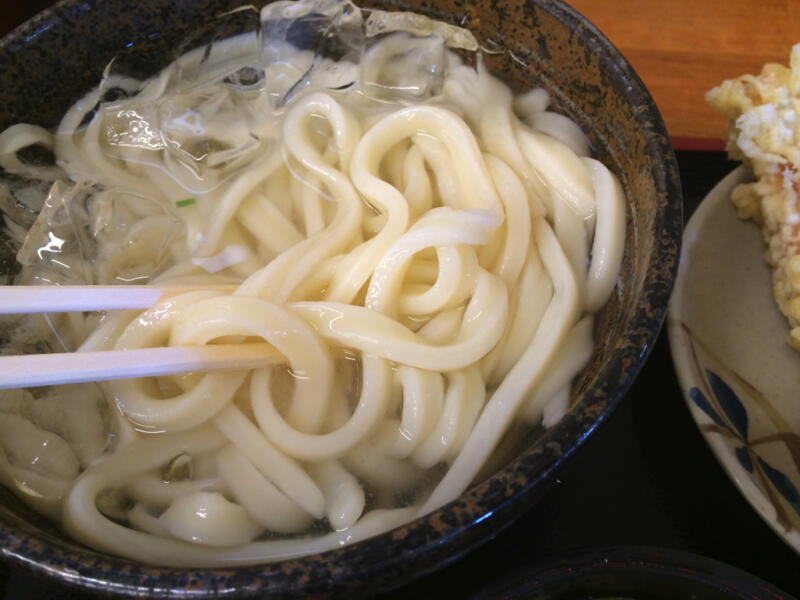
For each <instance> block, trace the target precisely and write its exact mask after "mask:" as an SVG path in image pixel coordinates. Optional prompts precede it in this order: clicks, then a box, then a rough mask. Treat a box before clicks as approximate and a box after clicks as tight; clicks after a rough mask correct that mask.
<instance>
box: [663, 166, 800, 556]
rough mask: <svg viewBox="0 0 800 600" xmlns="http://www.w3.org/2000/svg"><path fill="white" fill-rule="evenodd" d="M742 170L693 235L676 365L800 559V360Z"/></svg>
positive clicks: (700, 417) (687, 240) (687, 247)
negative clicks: (736, 199) (742, 188)
mask: <svg viewBox="0 0 800 600" xmlns="http://www.w3.org/2000/svg"><path fill="white" fill-rule="evenodd" d="M749 177H751V176H750V175H749V173H748V172H747V170H746V169H745V167H738V168H737V169H736V170H734V171H733V172H732V173H730V174H729V175H728V176H727V177H725V178H724V179H723V180H722V181H720V183H719V184H718V185H717V186H715V187H714V189H713V190H712V191H711V192H710V193H709V194H708V195H707V196H706V198H705V199H704V200H703V201H702V203H701V204H700V206H699V207H698V209H697V210H696V211H695V213H694V214H693V215H692V218H691V220H690V221H689V224H688V225H687V227H686V232H685V234H684V253H683V256H682V257H681V263H680V270H679V275H678V280H677V283H676V286H675V294H674V297H673V299H672V302H671V304H670V310H669V339H670V346H671V349H672V358H673V362H674V363H675V368H676V370H677V373H678V379H679V380H680V383H681V387H682V390H683V393H684V396H685V398H686V401H687V403H688V404H689V408H690V410H691V413H692V416H693V417H694V419H695V421H696V422H697V425H698V427H699V428H700V431H701V432H702V434H703V435H704V436H705V439H706V441H707V442H708V444H709V445H710V446H711V449H712V450H713V452H714V454H715V455H716V457H717V459H718V460H719V462H720V463H721V464H722V466H723V467H724V468H725V470H726V471H727V473H728V475H729V476H730V477H731V479H732V480H733V482H734V484H735V485H736V487H737V488H738V489H739V491H740V492H741V493H742V494H743V495H744V496H745V498H747V500H748V501H749V502H750V504H751V505H752V506H753V508H754V509H755V510H756V512H758V513H759V514H760V515H761V517H762V518H763V519H764V520H765V521H766V522H767V523H768V524H769V525H770V526H771V527H772V528H773V529H774V530H775V531H776V532H777V533H778V535H780V536H781V537H782V538H783V539H784V540H785V541H786V542H787V543H788V544H789V545H790V546H791V547H792V548H793V549H794V550H795V551H796V552H798V553H800V492H798V490H800V404H799V403H798V402H797V390H798V388H800V353H798V352H797V351H796V350H793V349H792V348H791V347H790V346H789V344H788V343H787V342H786V338H787V336H788V332H789V325H788V323H787V321H786V319H785V317H784V316H783V315H782V314H781V312H780V310H779V309H778V306H777V304H776V303H775V300H774V298H773V296H772V274H771V271H770V268H769V267H768V265H767V264H766V262H764V258H763V256H764V242H763V240H762V237H761V231H760V229H759V227H758V226H757V225H755V224H754V223H753V222H752V221H742V220H740V219H739V218H738V217H737V216H736V210H735V208H734V206H733V204H732V203H731V200H730V198H731V192H732V190H733V188H734V187H736V185H737V184H739V183H742V182H744V181H746V180H748V178H749Z"/></svg>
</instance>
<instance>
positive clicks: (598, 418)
mask: <svg viewBox="0 0 800 600" xmlns="http://www.w3.org/2000/svg"><path fill="white" fill-rule="evenodd" d="M236 4H237V2H236V1H235V0H150V1H148V2H146V3H140V4H137V5H135V6H134V5H132V4H131V3H129V2H125V1H123V0H104V1H98V2H84V1H83V0H64V1H62V2H59V3H58V4H56V5H54V7H53V8H52V9H50V10H47V11H45V12H43V13H41V14H40V15H38V16H37V17H35V18H34V19H32V20H31V21H29V22H28V23H27V24H25V25H23V26H22V27H20V28H18V29H17V30H15V31H14V32H12V33H11V34H10V35H8V36H7V37H6V38H4V39H3V40H2V42H0V127H3V128H4V127H6V126H8V125H9V124H12V123H14V122H18V121H23V120H24V121H29V122H34V123H38V124H41V125H44V126H49V127H52V126H54V125H55V124H56V123H57V122H58V120H59V117H60V115H61V114H62V113H63V111H64V110H65V109H66V108H67V107H68V106H69V105H70V104H71V103H72V102H73V101H74V100H75V99H77V98H78V97H80V96H81V95H82V94H83V93H84V92H85V91H86V90H87V89H89V88H90V87H91V86H92V85H93V84H95V83H96V82H97V81H98V80H99V78H100V76H101V73H102V70H103V68H104V66H105V65H106V64H107V62H108V61H109V60H110V59H111V58H112V57H113V56H115V55H117V54H119V53H120V52H124V51H125V48H126V47H128V46H134V47H136V48H140V49H143V51H140V52H139V53H138V54H137V55H136V62H135V65H134V66H135V67H136V68H140V69H142V71H143V72H149V73H152V72H155V71H156V70H157V68H158V67H159V66H162V65H163V64H165V63H166V62H168V61H169V60H170V59H171V58H173V57H174V49H175V48H177V47H179V46H180V42H181V40H185V39H186V38H187V36H188V34H189V33H190V32H191V31H193V30H194V29H196V27H197V26H198V23H200V22H201V21H202V20H203V19H204V18H206V17H207V16H208V15H213V14H219V13H221V12H223V11H225V10H228V9H230V8H232V7H234V6H236ZM363 5H365V6H378V7H383V8H388V7H392V8H394V9H409V10H414V11H416V12H421V13H423V14H427V15H429V16H432V17H435V18H438V19H442V20H445V21H449V22H451V23H455V24H460V25H463V26H466V27H469V28H470V29H471V30H472V31H473V32H474V33H475V34H476V36H477V37H478V38H479V40H481V41H482V42H483V44H484V45H485V46H487V47H489V48H490V49H492V50H493V51H494V50H498V49H501V50H502V51H501V52H499V53H494V54H490V55H489V57H488V60H487V64H488V66H489V68H490V69H491V70H492V71H494V72H495V73H496V74H497V75H498V76H500V77H501V78H503V79H505V80H506V81H507V82H508V83H509V84H510V85H511V86H512V87H514V88H516V89H517V90H524V89H529V88H530V87H532V86H534V85H540V86H544V87H545V88H546V89H547V90H548V91H550V93H551V95H552V96H553V98H554V103H555V105H556V106H557V107H558V108H559V109H560V110H561V111H562V112H565V113H566V114H568V115H570V116H571V117H572V118H573V119H575V120H576V121H577V122H578V124H579V125H580V126H581V127H582V128H583V130H584V131H585V132H586V133H587V134H588V136H589V139H590V141H591V143H592V145H593V147H594V149H595V153H596V156H597V157H598V158H599V159H600V160H603V161H604V162H605V163H606V164H608V165H609V166H610V167H611V168H612V169H613V170H614V171H615V172H616V173H617V175H618V176H619V178H620V179H621V181H622V185H623V187H624V191H625V195H626V198H627V205H628V206H627V208H628V219H627V232H626V247H625V258H624V264H623V267H622V274H621V278H620V285H619V286H618V288H617V290H616V292H615V294H614V295H613V297H612V299H611V301H610V302H609V304H608V306H607V307H606V308H605V309H604V311H603V312H602V313H601V314H600V316H599V318H598V320H597V340H598V344H597V348H596V351H595V352H594V355H593V357H592V359H591V361H590V365H589V366H588V368H587V369H586V370H585V372H584V373H583V374H582V375H581V376H580V377H579V378H578V380H577V381H576V383H575V386H574V390H573V394H572V402H571V408H570V410H569V412H568V414H567V415H566V416H565V418H564V419H563V420H562V421H561V422H560V423H558V424H557V425H556V426H555V427H552V428H551V429H548V430H544V429H543V428H541V427H539V428H536V429H534V430H532V431H531V432H530V433H529V435H528V436H527V437H526V438H525V440H524V442H523V444H522V445H521V447H520V449H519V451H518V452H517V453H516V454H515V455H514V456H513V457H512V458H511V459H509V461H508V462H507V463H506V464H505V466H503V467H502V468H501V469H500V470H499V471H497V472H496V473H495V474H494V475H493V476H491V477H488V478H487V479H485V480H483V481H480V482H477V483H475V484H474V485H473V486H472V487H471V488H470V489H469V490H468V491H467V492H465V493H464V494H463V495H462V496H461V497H460V498H458V499H457V500H455V501H454V502H451V503H450V504H448V505H446V506H443V507H442V508H440V509H439V510H437V511H435V512H433V513H431V514H429V515H427V516H425V517H422V518H419V519H417V520H415V521H413V522H411V523H409V524H407V525H405V526H403V527H400V528H398V529H396V530H394V531H390V532H387V533H385V534H383V535H380V536H377V537H375V538H372V539H369V540H366V541H364V542H361V543H359V544H356V545H353V546H351V547H344V548H341V549H339V550H336V551H332V552H328V553H325V554H322V555H318V556H311V557H307V558H302V559H296V560H287V561H284V562H282V563H278V564H272V565H266V566H260V567H249V568H236V569H217V570H208V569H203V570H192V569H164V568H157V567H153V566H148V565H143V564H137V563H133V562H131V561H127V560H122V559H118V558H114V557H111V556H106V555H103V554H101V553H98V552H95V551H92V550H89V549H87V548H85V547H82V546H81V545H79V544H76V543H74V542H72V541H70V540H68V539H66V538H65V537H64V536H63V534H62V533H61V532H60V531H59V530H58V528H57V527H55V526H53V525H52V524H51V523H49V522H47V521H45V520H44V519H42V518H39V517H37V516H36V515H34V514H33V513H31V511H29V510H27V509H26V508H25V507H24V506H22V505H21V504H20V503H19V502H18V501H17V500H16V499H15V498H14V497H13V496H12V495H11V494H10V493H9V492H8V491H7V490H0V553H2V555H3V556H4V557H5V558H6V559H7V560H10V561H12V562H14V563H16V564H18V565H24V566H26V567H28V568H31V569H33V570H35V571H37V572H39V573H42V574H46V575H48V576H51V577H56V578H59V579H60V580H62V581H63V582H66V583H69V584H74V585H78V586H84V587H86V588H92V589H96V590H102V591H105V592H116V593H121V594H129V595H147V596H150V597H167V596H169V597H175V596H180V595H186V596H191V597H194V598H199V597H206V596H208V597H210V596H223V597H224V596H262V595H266V594H269V593H280V594H284V595H285V594H289V595H291V594H308V593H314V592H317V593H324V594H326V595H327V594H335V593H337V592H338V593H348V594H350V593H352V592H353V591H354V590H364V589H365V586H367V588H368V589H369V590H371V591H376V590H380V589H385V588H388V587H392V586H396V585H398V584H400V583H401V582H403V581H408V580H409V579H410V578H412V577H417V576H420V575H422V574H424V573H425V572H427V571H431V570H433V569H436V568H438V567H441V566H443V565H445V564H447V563H448V562H451V561H453V560H455V559H457V558H458V557H459V556H460V555H461V554H463V553H465V552H467V551H469V550H470V549H471V548H473V547H474V546H476V545H477V544H480V543H481V542H483V541H486V540H488V539H489V538H491V537H492V536H493V535H494V534H496V533H497V532H498V531H499V530H500V529H501V528H502V527H504V526H506V525H508V524H509V523H510V522H511V521H512V520H513V519H514V518H515V517H516V516H518V515H519V514H521V513H522V512H523V511H525V510H527V509H528V508H530V507H531V506H532V505H533V504H534V502H535V501H536V499H537V498H539V497H540V496H541V495H542V493H544V491H545V490H546V489H547V485H548V483H549V482H550V481H552V480H553V475H554V473H556V472H557V470H558V469H559V468H560V467H561V465H562V464H563V462H564V460H565V459H567V458H568V457H569V456H570V455H571V454H573V453H574V452H575V451H576V450H578V448H580V447H581V445H582V444H583V442H584V441H585V440H586V438H587V437H588V436H589V435H590V434H591V433H592V431H594V430H595V428H596V427H597V426H598V425H599V424H600V423H601V422H602V421H604V420H605V419H606V417H607V416H608V415H609V413H610V412H611V411H612V410H613V408H614V407H615V405H616V404H617V403H618V402H619V400H620V399H621V398H622V396H623V395H624V394H625V393H626V391H627V390H628V389H629V387H630V385H631V383H632V381H633V379H634V377H635V376H636V374H637V373H638V371H639V370H640V368H641V367H642V364H643V363H644V361H645V359H646V357H647V354H648V352H649V350H650V348H651V347H652V345H653V343H654V341H655V339H656V336H657V335H658V332H659V329H660V327H661V324H662V320H663V317H664V312H665V308H666V304H667V300H668V297H669V294H670V291H671V288H672V282H673V278H674V274H675V271H676V268H677V259H678V251H679V245H680V232H681V223H682V214H681V194H680V185H679V180H678V169H677V165H676V162H675V159H674V156H673V153H672V149H671V146H670V143H669V139H668V138H667V135H666V131H665V128H664V125H663V122H662V120H661V118H660V116H659V114H658V111H657V110H656V108H655V106H654V104H653V101H652V99H651V97H650V96H649V94H648V92H647V90H646V89H645V87H644V85H643V84H642V83H641V81H640V80H639V78H638V77H637V76H636V74H635V73H634V71H633V70H632V68H631V67H630V65H628V63H627V62H626V61H625V59H624V58H623V57H622V56H621V55H620V53H619V52H618V51H617V50H616V49H615V48H614V47H613V46H612V45H611V44H610V43H609V42H608V40H606V39H605V38H604V37H603V36H602V34H601V33H600V32H598V31H597V29H596V28H595V27H593V26H592V25H591V24H590V23H588V22H587V21H586V20H585V19H584V18H583V17H582V16H580V15H579V14H577V13H576V12H575V11H573V10H572V9H570V8H569V7H568V6H566V5H565V4H563V3H561V2H558V1H554V0H529V1H528V2H517V1H516V0H469V1H467V2H464V0H441V1H437V2H432V1H428V0H391V1H388V0H387V1H386V2H380V1H374V0H373V1H366V2H364V3H363ZM1 242H2V240H0V247H2V243H1ZM0 265H2V268H3V269H5V270H6V271H8V270H12V269H13V268H14V266H13V258H12V257H11V256H9V255H8V253H7V254H6V255H5V256H4V257H2V262H0Z"/></svg>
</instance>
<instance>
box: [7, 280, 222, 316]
mask: <svg viewBox="0 0 800 600" xmlns="http://www.w3.org/2000/svg"><path fill="white" fill-rule="evenodd" d="M235 289H236V286H232V285H230V286H229V285H216V286H181V287H156V286H149V285H6V286H0V315H17V314H30V313H46V312H83V311H94V310H119V309H143V308H149V307H151V306H152V305H153V304H155V303H156V302H158V301H159V300H160V299H161V298H163V297H166V296H174V295H176V294H181V293H184V292H189V291H194V290H215V291H224V292H228V293H230V292H232V291H233V290H235Z"/></svg>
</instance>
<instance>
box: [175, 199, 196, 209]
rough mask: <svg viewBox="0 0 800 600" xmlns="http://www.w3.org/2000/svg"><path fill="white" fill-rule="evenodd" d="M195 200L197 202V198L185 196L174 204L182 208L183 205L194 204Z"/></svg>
mask: <svg viewBox="0 0 800 600" xmlns="http://www.w3.org/2000/svg"><path fill="white" fill-rule="evenodd" d="M196 202H197V200H196V199H194V198H186V199H184V200H178V201H177V202H176V203H175V206H177V207H178V208H183V207H184V206H191V205H192V204H195V203H196Z"/></svg>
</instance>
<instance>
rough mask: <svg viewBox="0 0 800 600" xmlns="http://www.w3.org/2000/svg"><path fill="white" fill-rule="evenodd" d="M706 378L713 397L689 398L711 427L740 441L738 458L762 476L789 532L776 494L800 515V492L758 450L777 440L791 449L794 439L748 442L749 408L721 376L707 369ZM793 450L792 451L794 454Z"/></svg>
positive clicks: (695, 394)
mask: <svg viewBox="0 0 800 600" xmlns="http://www.w3.org/2000/svg"><path fill="white" fill-rule="evenodd" d="M705 377H706V381H707V382H708V385H709V388H710V390H711V394H712V397H711V398H707V397H706V395H705V394H704V393H703V391H702V390H701V389H700V388H699V387H696V386H694V387H692V388H691V389H690V390H689V397H690V398H691V399H692V402H694V403H695V405H696V406H697V407H698V408H699V409H700V410H702V411H703V412H704V413H705V414H706V415H708V416H709V417H710V418H711V420H712V421H713V422H714V424H713V425H712V426H711V427H712V428H713V429H712V430H713V431H715V432H717V433H719V434H721V435H725V436H727V437H731V438H734V439H735V440H736V444H735V448H734V454H735V455H736V458H737V459H738V461H739V463H740V464H741V465H742V467H744V469H745V470H747V471H748V472H750V473H753V472H754V471H755V473H756V474H757V475H758V478H759V480H760V481H761V482H762V484H763V486H764V488H765V490H766V492H767V495H768V496H769V498H770V500H771V501H772V504H773V505H774V506H775V509H776V512H777V517H778V522H779V523H781V524H782V525H783V526H784V527H787V528H788V527H789V519H788V517H787V515H786V512H785V511H784V510H783V508H782V506H781V504H780V502H778V501H777V498H776V497H775V496H774V494H775V492H777V493H779V494H780V495H781V496H782V497H783V498H784V499H785V500H786V502H787V503H788V504H789V505H790V506H791V507H792V508H793V509H794V510H795V512H796V513H797V514H798V515H800V492H798V490H797V487H796V486H795V485H794V483H792V480H791V479H790V478H789V477H788V476H787V475H786V474H785V473H783V472H782V471H780V470H779V469H776V468H775V467H773V466H772V465H770V464H769V463H768V462H767V461H765V460H764V459H763V458H762V457H761V456H759V454H758V452H757V451H756V450H755V448H754V446H757V445H759V444H762V443H765V442H770V441H776V440H781V441H784V443H786V444H787V446H790V443H791V442H790V441H788V440H789V439H790V438H788V437H786V436H780V435H778V436H776V435H770V436H766V437H762V438H758V439H755V440H750V439H749V438H748V427H749V420H750V419H749V416H748V414H747V408H746V407H745V405H744V404H743V403H742V401H741V400H740V399H739V397H738V396H737V394H736V392H735V391H734V390H733V388H732V387H731V386H730V385H728V384H727V383H726V382H725V380H724V379H723V378H722V377H721V376H720V375H718V374H717V373H715V372H714V371H712V370H711V369H708V368H706V369H705ZM781 438H783V439H781ZM792 449H793V448H791V447H789V450H790V451H791V450H792ZM793 454H794V453H793ZM767 482H769V484H768V483H767Z"/></svg>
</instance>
